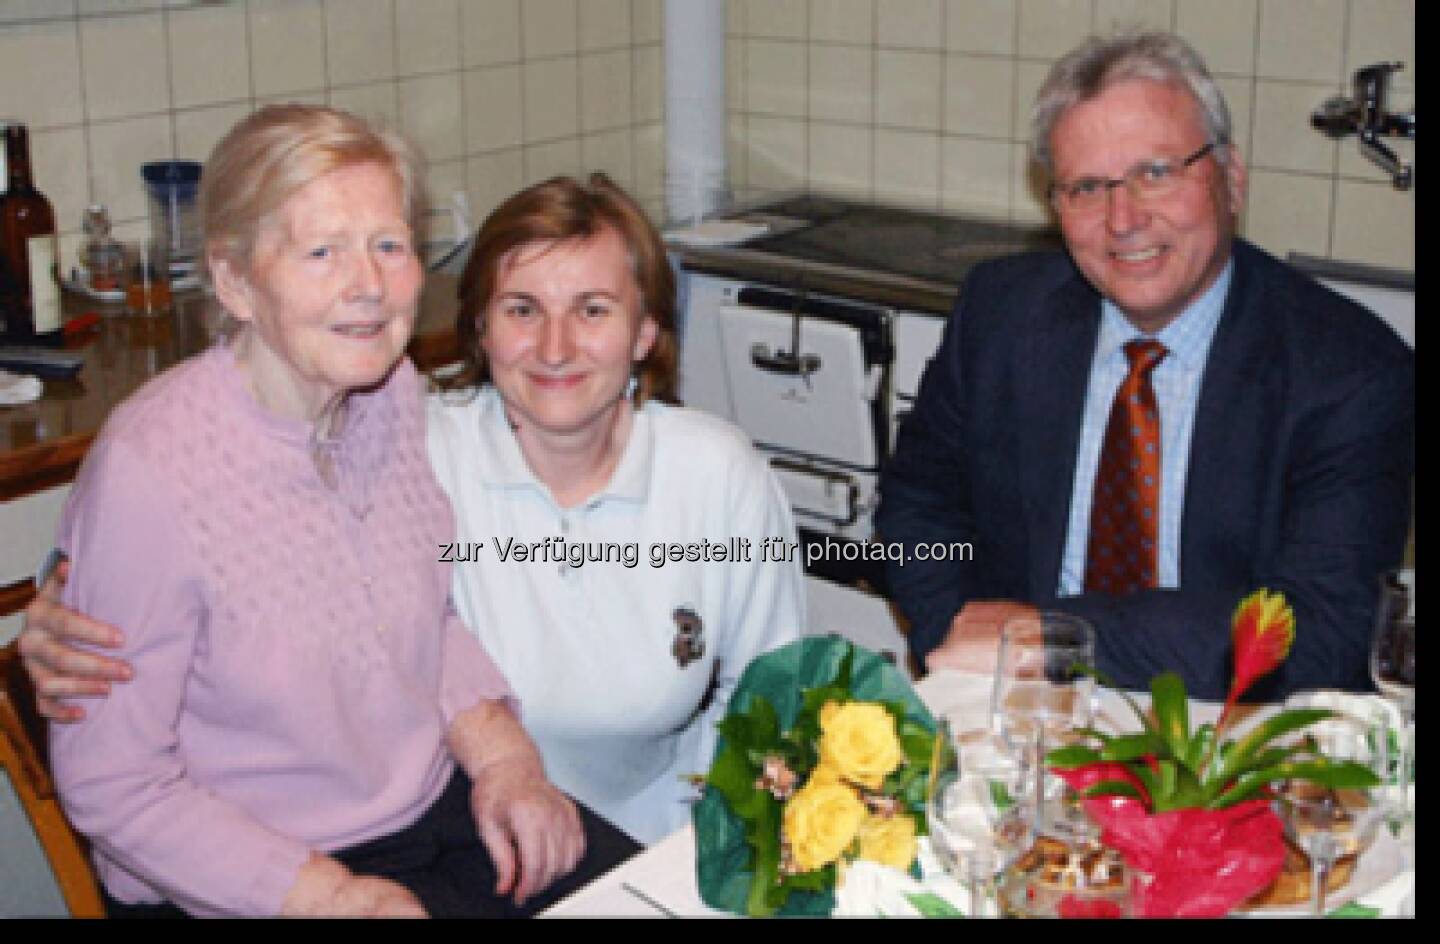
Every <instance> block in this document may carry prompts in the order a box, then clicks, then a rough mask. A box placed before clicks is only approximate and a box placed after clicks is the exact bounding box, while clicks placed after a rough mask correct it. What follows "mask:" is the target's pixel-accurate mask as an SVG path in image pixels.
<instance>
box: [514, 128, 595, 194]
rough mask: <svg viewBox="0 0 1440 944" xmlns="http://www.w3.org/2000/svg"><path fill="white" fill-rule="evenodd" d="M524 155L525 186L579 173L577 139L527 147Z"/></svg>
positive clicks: (578, 145) (566, 139) (578, 142)
mask: <svg viewBox="0 0 1440 944" xmlns="http://www.w3.org/2000/svg"><path fill="white" fill-rule="evenodd" d="M524 154H525V183H526V186H529V185H530V184H536V183H539V182H540V181H542V180H548V179H550V178H551V177H558V176H560V175H562V174H564V175H569V176H575V175H577V174H579V173H580V171H581V167H580V139H579V138H578V137H577V138H561V139H560V140H558V141H547V142H546V143H544V144H531V145H527V146H526V147H525V149H524Z"/></svg>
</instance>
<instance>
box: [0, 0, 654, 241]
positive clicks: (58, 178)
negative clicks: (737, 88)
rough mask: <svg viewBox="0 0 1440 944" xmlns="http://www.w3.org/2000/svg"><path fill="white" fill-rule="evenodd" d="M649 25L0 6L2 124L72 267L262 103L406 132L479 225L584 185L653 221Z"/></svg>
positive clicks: (647, 1) (545, 15)
mask: <svg viewBox="0 0 1440 944" xmlns="http://www.w3.org/2000/svg"><path fill="white" fill-rule="evenodd" d="M661 11H662V3H661V0H523V2H522V0H218V2H217V0H209V2H208V3H203V4H197V3H196V2H195V0H165V2H161V0H0V24H3V25H0V115H3V116H6V117H15V118H19V119H21V120H22V121H25V122H26V123H27V124H28V125H29V126H30V128H31V153H32V158H33V163H34V165H35V173H36V177H37V178H38V181H37V182H38V183H39V185H40V187H41V188H42V189H43V190H44V191H45V193H46V194H47V195H48V196H49V197H50V200H51V202H52V203H53V204H54V206H55V212H56V217H57V223H58V225H59V228H60V229H61V230H62V232H63V233H64V234H65V235H64V236H62V247H61V251H62V253H63V254H64V258H65V259H66V260H67V262H66V264H67V266H68V264H69V260H73V259H74V258H75V257H74V250H75V248H76V246H77V245H78V243H79V241H80V238H81V237H80V236H79V235H78V233H79V230H80V221H81V215H82V213H83V211H84V208H85V207H86V205H88V204H89V203H90V202H92V201H99V202H102V203H105V204H106V205H108V206H109V207H110V209H111V212H112V214H113V215H114V217H115V219H116V220H117V221H118V222H119V225H118V226H117V230H119V231H121V232H122V234H124V235H127V236H133V235H138V234H141V233H143V232H145V231H146V223H145V201H144V193H143V190H142V188H141V185H140V176H139V167H140V164H141V163H142V162H144V161H146V160H152V159H155V158H163V157H187V158H196V159H203V158H204V157H205V156H206V154H207V153H208V152H209V150H210V148H211V147H212V146H213V144H214V143H215V141H216V140H218V139H219V136H220V135H221V134H222V133H223V132H224V131H225V130H226V129H227V128H228V127H229V126H230V125H232V124H233V123H234V122H235V121H236V120H237V119H238V118H240V117H241V116H243V115H245V114H246V113H247V112H249V111H250V110H251V109H253V108H254V107H256V106H257V105H260V104H264V103H267V102H272V101H305V102H316V103H327V102H328V103H330V104H333V105H336V106H340V107H343V108H348V109H351V110H354V111H357V112H360V113H361V114H364V115H366V116H368V117H371V118H374V119H377V120H379V121H381V122H383V123H385V124H387V125H389V126H391V127H396V128H400V129H402V130H404V131H405V132H407V133H409V134H410V135H411V137H412V138H413V139H414V140H416V141H417V142H418V143H419V144H420V145H421V146H422V148H423V149H424V151H425V153H426V155H427V156H428V157H429V159H430V162H431V163H430V174H429V178H430V190H431V195H432V201H433V202H435V203H436V204H437V205H438V204H444V203H446V202H448V200H449V197H450V194H451V193H452V192H453V191H456V190H463V191H465V192H466V193H467V194H468V195H469V197H470V201H471V207H472V209H473V212H474V215H475V222H477V223H478V222H479V220H480V219H481V218H483V215H484V214H485V213H486V212H488V211H489V210H490V209H491V208H492V207H493V206H494V205H495V203H496V202H498V200H499V199H500V198H502V197H504V196H505V195H507V194H509V193H510V192H512V191H514V190H516V189H518V188H519V187H521V186H523V185H525V184H526V183H529V182H531V181H535V180H539V179H543V178H544V177H547V176H549V175H551V174H554V173H560V172H565V173H578V172H582V171H586V170H591V169H600V170H605V171H607V172H608V173H610V174H611V176H613V177H614V178H615V179H616V180H617V181H619V182H621V183H622V184H623V185H625V186H627V187H631V188H632V189H633V190H634V191H635V192H636V193H637V195H638V196H640V197H641V198H642V200H643V201H644V202H645V203H646V205H647V208H649V209H651V210H652V212H654V211H657V210H659V209H660V203H661V197H662V194H663V191H664V187H663V169H662V168H663V161H664V150H663V148H664V145H663V132H662V126H661V121H662V112H663V107H664V93H663V69H664V57H663V55H662V50H661V46H660V43H661V38H662V33H663V28H662V12H661ZM92 14H104V15H99V16H95V15H92ZM431 222H432V229H433V230H434V231H436V232H437V233H440V234H444V235H448V234H449V224H448V221H442V220H441V219H439V218H432V221H431Z"/></svg>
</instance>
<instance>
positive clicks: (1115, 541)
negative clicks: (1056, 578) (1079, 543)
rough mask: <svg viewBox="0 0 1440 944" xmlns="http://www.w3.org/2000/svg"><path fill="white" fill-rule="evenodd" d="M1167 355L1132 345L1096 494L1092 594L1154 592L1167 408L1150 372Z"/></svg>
mask: <svg viewBox="0 0 1440 944" xmlns="http://www.w3.org/2000/svg"><path fill="white" fill-rule="evenodd" d="M1167 353H1168V352H1167V351H1166V350H1165V345H1163V344H1161V343H1160V342H1159V341H1146V340H1135V341H1130V342H1129V343H1127V344H1126V345H1125V357H1126V358H1128V359H1129V361H1130V373H1129V375H1128V376H1126V378H1125V380H1124V382H1122V383H1121V384H1120V389H1119V390H1117V391H1115V402H1114V404H1113V405H1112V406H1111V407H1110V422H1109V424H1108V425H1107V426H1106V427H1105V442H1104V443H1103V445H1102V446H1101V449H1100V468H1099V470H1098V471H1097V472H1096V474H1095V493H1094V496H1093V497H1092V498H1091V501H1090V541H1089V546H1088V548H1087V549H1086V553H1085V590H1086V591H1087V592H1093V591H1099V592H1101V593H1111V594H1115V595H1117V596H1118V595H1121V594H1126V593H1134V592H1135V591H1136V590H1140V589H1143V588H1145V587H1153V586H1155V580H1156V558H1157V545H1158V541H1159V534H1160V409H1159V407H1157V406H1156V404H1155V388H1153V387H1152V386H1150V373H1151V372H1152V371H1153V370H1154V369H1155V366H1156V365H1157V364H1159V363H1160V362H1161V361H1162V360H1164V359H1165V355H1166V354H1167Z"/></svg>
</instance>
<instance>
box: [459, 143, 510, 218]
mask: <svg viewBox="0 0 1440 944" xmlns="http://www.w3.org/2000/svg"><path fill="white" fill-rule="evenodd" d="M524 185H525V167H524V161H523V159H522V156H521V153H520V149H519V148H511V149H510V150H507V151H497V152H495V153H494V154H477V155H474V156H472V157H470V158H468V159H466V161H465V188H466V193H467V194H468V195H469V197H470V211H471V212H472V213H473V214H474V217H475V225H477V226H478V225H480V222H481V221H482V220H483V219H485V217H486V216H488V215H489V213H490V211H491V210H493V209H495V208H496V207H497V206H499V205H500V202H501V201H502V200H504V199H505V198H506V197H508V196H510V195H511V194H512V193H514V192H515V191H517V190H519V189H520V188H521V187H523V186H524Z"/></svg>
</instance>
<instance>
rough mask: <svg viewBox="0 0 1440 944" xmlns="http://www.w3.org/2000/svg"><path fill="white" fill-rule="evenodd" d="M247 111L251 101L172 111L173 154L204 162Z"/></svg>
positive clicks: (248, 112)
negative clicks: (173, 120) (173, 130)
mask: <svg viewBox="0 0 1440 944" xmlns="http://www.w3.org/2000/svg"><path fill="white" fill-rule="evenodd" d="M248 114H250V103H249V102H248V101H247V102H239V103H234V104H230V105H212V106H210V107H208V108H195V109H191V110H189V111H177V112H176V113H175V156H176V157H183V158H186V159H188V160H192V161H204V160H205V159H206V158H207V157H209V156H210V152H211V151H212V150H213V149H214V148H215V145H216V144H217V143H219V141H220V139H221V138H223V137H224V136H225V133H226V132H227V131H229V130H230V129H231V128H233V127H235V124H236V123H237V122H238V121H240V119H242V118H244V117H245V116H246V115H248Z"/></svg>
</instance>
